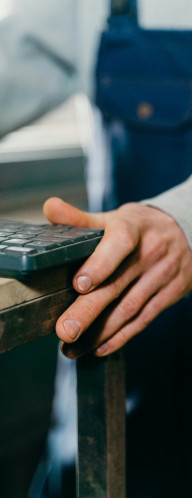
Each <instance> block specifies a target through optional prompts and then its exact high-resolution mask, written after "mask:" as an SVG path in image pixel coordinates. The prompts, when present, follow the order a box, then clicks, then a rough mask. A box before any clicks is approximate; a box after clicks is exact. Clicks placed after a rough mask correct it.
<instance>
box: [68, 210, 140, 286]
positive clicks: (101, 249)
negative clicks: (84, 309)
mask: <svg viewBox="0 0 192 498" xmlns="http://www.w3.org/2000/svg"><path fill="white" fill-rule="evenodd" d="M138 241H139V233H138V231H137V230H133V229H132V231H131V230H130V231H128V229H127V224H126V223H124V222H122V221H120V220H118V219H114V220H112V221H111V222H110V223H108V225H107V227H106V229H105V234H104V236H103V238H102V240H101V242H100V243H99V244H98V246H97V247H96V249H95V251H94V253H93V254H92V255H91V256H90V257H89V258H88V260H87V261H86V262H85V263H84V264H83V266H81V268H80V269H79V271H78V272H77V273H76V275H75V277H74V279H73V285H74V288H75V290H76V291H77V292H80V293H81V292H88V291H90V290H93V289H94V288H95V287H97V286H98V285H100V284H101V283H103V282H104V281H105V280H107V279H108V278H109V277H110V276H111V275H112V274H113V273H114V272H115V271H116V270H117V268H118V267H119V266H120V265H121V263H122V261H124V260H125V258H127V256H129V255H130V254H131V253H132V252H133V251H134V250H135V249H136V247H137V244H138ZM128 283H130V282H128Z"/></svg>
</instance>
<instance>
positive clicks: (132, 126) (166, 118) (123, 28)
mask: <svg viewBox="0 0 192 498" xmlns="http://www.w3.org/2000/svg"><path fill="white" fill-rule="evenodd" d="M112 7H113V8H112V15H111V16H110V18H109V20H108V23H107V26H106V29H105V31H104V32H103V34H102V37H101V43H100V48H99V55H98V62H97V67H96V104H97V106H98V107H99V109H100V111H101V113H102V118H103V123H104V128H105V134H106V136H107V142H108V147H109V151H110V168H109V170H108V172H107V181H106V185H105V192H104V198H103V209H104V210H108V209H114V208H116V207H118V206H119V205H121V204H123V203H125V202H129V201H139V200H141V199H144V198H149V197H153V196H155V195H157V194H159V193H160V192H163V191H165V190H167V189H169V188H171V187H173V186H174V185H177V184H179V183H180V182H182V181H184V180H185V179H186V178H187V177H188V176H189V175H190V174H191V172H192V31H190V30H188V31H182V30H181V31H176V30H175V31H174V30H173V31H167V30H145V29H142V28H140V27H139V26H138V23H137V13H136V2H135V1H134V0H133V1H129V2H126V1H125V0H116V1H114V2H113V5H112ZM181 8H182V5H181ZM191 336H192V299H191V298H189V297H186V298H185V299H183V300H182V301H180V302H179V303H178V304H177V305H175V306H173V307H172V308H169V309H168V310H166V311H165V312H164V313H162V315H160V316H159V317H158V318H157V319H156V320H155V321H154V322H153V323H152V324H151V325H150V326H149V327H148V328H147V330H145V331H144V332H142V333H141V334H139V335H138V336H137V337H135V338H134V339H132V340H131V341H130V342H129V343H128V344H127V346H126V356H127V395H128V401H127V405H128V412H129V411H130V415H129V416H128V419H127V420H128V422H127V495H128V496H129V497H134V498H135V497H137V498H140V497H141V498H144V497H147V498H157V497H164V498H165V497H169V498H172V497H174V498H175V497H177V496H178V497H181V496H182V497H185V496H186V497H188V496H189V495H190V491H192V484H191V481H192V478H191V467H190V462H191V461H192V431H191V417H192V407H191V403H190V397H191V388H192V372H191V360H192V340H191ZM130 407H132V410H131V409H130Z"/></svg>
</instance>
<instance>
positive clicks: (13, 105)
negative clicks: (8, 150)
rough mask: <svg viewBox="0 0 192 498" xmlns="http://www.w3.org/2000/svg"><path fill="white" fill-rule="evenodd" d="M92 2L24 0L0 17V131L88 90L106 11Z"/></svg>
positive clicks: (11, 128)
mask: <svg viewBox="0 0 192 498" xmlns="http://www.w3.org/2000/svg"><path fill="white" fill-rule="evenodd" d="M92 3H93V4H92V7H93V8H92V9H90V8H89V7H90V5H89V2H86V1H85V0H46V2H39V0H33V1H32V0H31V1H30V0H28V1H27V2H26V3H25V2H24V3H23V8H22V10H21V9H20V11H18V12H17V14H14V15H12V16H10V17H8V18H7V19H4V20H3V21H1V22H0V108H1V112H0V137H1V136H3V135H5V134H6V133H8V132H10V131H12V130H14V129H16V128H19V127H21V126H23V125H25V124H27V123H29V122H31V121H33V120H34V119H37V118H38V117H39V116H41V115H42V114H44V113H45V112H47V111H48V110H49V109H51V108H53V107H55V106H57V105H59V104H60V103H61V102H63V101H65V100H66V99H67V98H69V97H70V96H71V95H72V94H74V93H75V92H77V91H82V92H85V93H87V94H88V96H90V94H91V89H92V83H93V67H94V61H95V55H96V47H97V43H98V38H99V29H98V28H99V26H100V27H101V26H102V24H103V22H104V19H105V16H106V13H107V10H106V2H103V0H102V2H101V0H100V1H99V5H97V7H96V8H95V7H94V5H95V4H94V2H92ZM103 4H104V5H103ZM94 8H95V11H94Z"/></svg>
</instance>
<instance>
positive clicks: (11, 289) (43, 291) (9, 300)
mask: <svg viewBox="0 0 192 498" xmlns="http://www.w3.org/2000/svg"><path fill="white" fill-rule="evenodd" d="M78 266H80V263H76V264H73V265H68V266H63V267H59V268H55V269H54V270H50V271H47V272H46V273H39V274H37V275H35V276H34V277H31V278H28V279H26V280H23V281H19V280H15V279H9V278H0V311H1V310H4V309H7V308H10V307H12V306H16V305H18V304H22V303H27V302H28V301H31V300H33V299H37V298H38V297H41V296H46V295H48V294H50V293H52V292H56V291H59V290H62V289H67V288H68V287H70V286H71V282H72V277H73V275H74V273H75V271H76V269H77V268H78Z"/></svg>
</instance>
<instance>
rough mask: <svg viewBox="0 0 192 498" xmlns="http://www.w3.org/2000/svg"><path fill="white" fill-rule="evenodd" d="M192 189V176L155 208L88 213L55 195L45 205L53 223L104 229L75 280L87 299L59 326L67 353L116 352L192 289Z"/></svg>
mask: <svg viewBox="0 0 192 498" xmlns="http://www.w3.org/2000/svg"><path fill="white" fill-rule="evenodd" d="M191 189H192V176H191V177H190V178H189V180H188V181H186V182H185V183H184V184H183V185H180V186H179V187H176V188H175V189H173V190H172V191H169V192H168V193H166V194H163V195H160V196H159V197H157V198H156V199H154V200H151V201H150V203H149V205H148V204H146V205H145V204H139V203H128V204H124V205H122V206H120V208H118V209H117V210H114V211H111V212H107V213H97V214H92V213H90V214H88V213H85V212H82V211H80V210H77V209H76V208H74V207H72V206H70V205H67V204H66V203H65V202H63V201H62V200H60V199H56V198H55V199H54V198H53V199H49V200H48V201H47V202H46V203H45V205H44V213H45V215H46V216H47V218H48V219H49V221H51V222H52V223H59V224H66V225H76V226H80V227H87V228H88V227H89V228H90V227H93V228H103V229H104V230H105V234H104V237H103V239H102V241H101V242H100V244H99V245H98V247H97V248H96V250H95V251H94V254H93V255H92V256H90V257H89V258H88V260H87V261H86V262H85V263H84V264H83V266H81V267H80V269H79V270H78V272H77V273H76V275H75V276H74V279H73V285H74V288H75V290H76V291H77V292H78V293H79V294H80V296H79V297H78V298H77V299H76V301H75V302H74V303H73V304H72V305H71V306H70V307H69V308H68V309H67V310H66V311H65V312H64V314H63V315H62V316H61V317H60V318H59V319H58V321H57V324H56V332H57V334H58V336H59V338H60V339H61V340H62V341H63V342H64V344H63V351H64V352H65V354H66V355H67V356H69V357H70V358H78V357H79V356H81V355H82V354H85V353H86V352H89V351H92V350H93V351H95V354H96V355H97V356H106V355H108V354H111V353H113V352H114V351H116V350H117V349H119V348H120V347H122V346H124V345H125V344H126V343H127V341H128V340H129V339H131V338H132V337H133V336H134V335H135V334H138V333H139V332H141V331H142V330H143V329H144V328H146V327H147V326H148V325H149V324H150V322H151V321H152V320H154V319H155V318H156V316H157V315H158V314H159V313H161V312H162V311H163V310H165V309H166V308H167V307H169V306H172V305H173V304H175V303H176V302H177V301H178V300H180V299H181V298H183V297H184V296H185V295H187V294H189V293H190V291H191V290H192V252H191V249H192V227H191V221H190V220H191V214H192V197H191ZM184 195H185V201H184V202H183V196H184ZM172 203H173V204H172ZM184 205H185V209H186V210H187V213H186V217H185V220H187V218H188V217H189V218H190V219H188V223H186V231H185V234H184V231H183V229H182V228H181V227H180V226H179V222H178V220H179V219H181V218H182V215H183V214H184ZM165 206H166V207H165ZM157 208H158V209H157ZM173 212H174V214H175V216H174V217H173ZM176 212H178V218H177V215H176ZM186 234H187V237H186ZM109 255H110V258H109ZM111 305H112V306H111ZM109 306H110V307H109ZM108 307H109V309H108ZM104 311H105V313H104V315H102V319H101V324H100V327H99V328H100V334H99V335H96V337H95V336H94V328H93V334H92V333H91V331H90V332H89V334H88V335H87V334H86V335H84V332H85V331H86V330H87V329H88V328H89V330H90V327H91V326H92V325H93V323H94V321H95V320H96V319H97V318H98V317H99V316H100V315H101V314H102V313H103V312H104Z"/></svg>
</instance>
